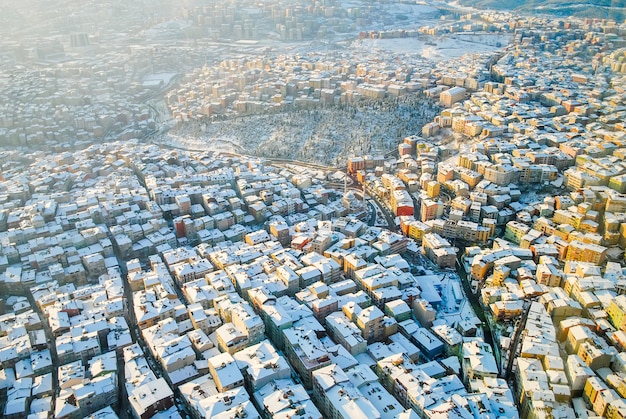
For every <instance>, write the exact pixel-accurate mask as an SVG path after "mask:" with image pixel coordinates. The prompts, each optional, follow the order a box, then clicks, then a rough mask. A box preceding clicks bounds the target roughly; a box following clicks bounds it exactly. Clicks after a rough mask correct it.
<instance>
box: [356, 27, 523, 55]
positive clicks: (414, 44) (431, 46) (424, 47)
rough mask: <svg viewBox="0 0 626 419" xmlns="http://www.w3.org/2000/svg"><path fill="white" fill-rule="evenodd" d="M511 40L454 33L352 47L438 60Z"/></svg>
mask: <svg viewBox="0 0 626 419" xmlns="http://www.w3.org/2000/svg"><path fill="white" fill-rule="evenodd" d="M510 42H511V35H510V34H462V33H460V34H453V35H446V36H441V37H434V36H433V37H424V38H393V39H363V40H357V41H354V42H353V43H352V47H353V48H355V49H356V50H359V51H361V52H362V53H363V54H374V53H376V52H379V53H381V54H384V53H391V54H402V55H404V54H412V55H419V56H421V57H422V58H424V59H427V60H430V61H434V62H439V61H444V60H450V59H454V58H458V57H461V56H463V55H464V54H475V53H483V52H491V51H497V50H500V49H502V48H504V47H505V46H506V45H508V44H509V43H510Z"/></svg>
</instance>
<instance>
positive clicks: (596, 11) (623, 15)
mask: <svg viewBox="0 0 626 419" xmlns="http://www.w3.org/2000/svg"><path fill="white" fill-rule="evenodd" d="M459 3H460V4H463V5H465V6H472V7H476V8H484V9H495V10H510V11H519V12H523V13H540V14H551V15H554V16H558V17H567V16H575V17H582V18H584V17H588V18H599V19H613V20H616V21H618V22H622V21H624V19H626V0H586V1H562V0H529V1H520V0H459Z"/></svg>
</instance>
